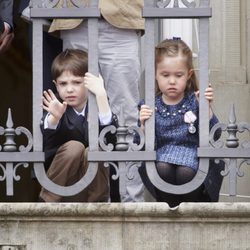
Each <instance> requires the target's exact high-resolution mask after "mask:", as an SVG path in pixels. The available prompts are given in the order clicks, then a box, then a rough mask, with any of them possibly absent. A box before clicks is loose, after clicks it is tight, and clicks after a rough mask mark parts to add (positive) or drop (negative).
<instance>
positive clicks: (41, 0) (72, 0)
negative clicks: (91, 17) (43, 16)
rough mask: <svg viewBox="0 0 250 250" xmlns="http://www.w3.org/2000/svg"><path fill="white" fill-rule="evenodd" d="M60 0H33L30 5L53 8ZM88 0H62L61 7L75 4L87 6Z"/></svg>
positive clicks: (78, 6) (76, 5)
mask: <svg viewBox="0 0 250 250" xmlns="http://www.w3.org/2000/svg"><path fill="white" fill-rule="evenodd" d="M59 2H60V0H33V1H31V3H30V7H36V8H54V7H55V6H56V5H57V4H59ZM89 2H90V0H62V1H61V3H62V5H61V6H62V8H67V7H72V6H75V7H77V8H80V7H87V6H89Z"/></svg>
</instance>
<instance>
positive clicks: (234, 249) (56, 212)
mask: <svg viewBox="0 0 250 250" xmlns="http://www.w3.org/2000/svg"><path fill="white" fill-rule="evenodd" d="M249 238H250V203H183V204H181V205H180V206H179V207H177V208H175V209H170V208H169V207H168V205H167V204H166V203H154V202H152V203H0V250H4V249H8V250H9V249H11V250H47V249H51V250H83V249H84V250H211V249H215V250H217V249H218V250H243V249H244V250H245V249H248V250H249V249H250V247H249Z"/></svg>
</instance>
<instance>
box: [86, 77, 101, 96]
mask: <svg viewBox="0 0 250 250" xmlns="http://www.w3.org/2000/svg"><path fill="white" fill-rule="evenodd" d="M84 84H85V87H86V88H87V89H88V90H89V91H90V92H92V93H93V94H94V95H95V96H96V97H98V96H103V95H106V91H105V88H104V83H103V79H102V77H101V75H99V77H97V76H95V75H93V74H91V73H89V72H87V73H86V74H85V76H84Z"/></svg>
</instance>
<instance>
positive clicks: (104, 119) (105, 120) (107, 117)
mask: <svg viewBox="0 0 250 250" xmlns="http://www.w3.org/2000/svg"><path fill="white" fill-rule="evenodd" d="M85 109H86V106H85V107H84V108H83V110H82V111H81V112H78V111H77V110H75V109H74V108H73V110H74V111H75V113H76V114H77V115H82V116H85ZM49 115H50V113H48V114H47V115H46V117H45V119H44V129H54V130H55V129H56V128H57V126H58V124H59V122H58V123H57V124H55V125H51V124H49V122H48V117H49ZM98 117H99V121H100V124H101V125H108V124H110V123H111V120H112V113H111V110H109V112H108V113H106V114H98Z"/></svg>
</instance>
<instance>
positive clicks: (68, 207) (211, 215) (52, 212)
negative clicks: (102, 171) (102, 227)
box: [0, 202, 250, 221]
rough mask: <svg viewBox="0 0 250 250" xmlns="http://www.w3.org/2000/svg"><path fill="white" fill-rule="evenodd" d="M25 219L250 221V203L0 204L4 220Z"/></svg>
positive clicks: (0, 217)
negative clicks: (177, 204)
mask: <svg viewBox="0 0 250 250" xmlns="http://www.w3.org/2000/svg"><path fill="white" fill-rule="evenodd" d="M14 217H21V218H23V219H24V218H25V219H29V218H31V219H32V218H35V217H41V220H53V218H54V219H56V218H60V219H62V220H74V219H76V218H77V220H82V221H84V220H89V219H90V218H91V217H93V218H94V219H95V220H97V221H99V220H101V221H103V220H105V221H109V220H110V219H111V220H112V221H113V220H114V219H115V220H123V219H124V218H126V219H127V220H129V221H141V220H143V221H152V220H157V219H159V218H160V219H161V220H164V221H168V220H171V221H172V220H173V219H174V220H176V221H178V220H182V221H183V220H188V219H192V220H194V219H198V220H199V219H216V220H217V221H218V220H224V219H226V220H228V219H232V220H233V219H237V220H239V219H243V220H244V221H246V220H248V219H249V218H250V203H246V202H245V203H182V204H180V206H178V207H176V208H169V206H168V205H167V204H166V203H163V202H158V203H157V202H145V203H0V220H3V219H6V218H9V219H11V218H14Z"/></svg>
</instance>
